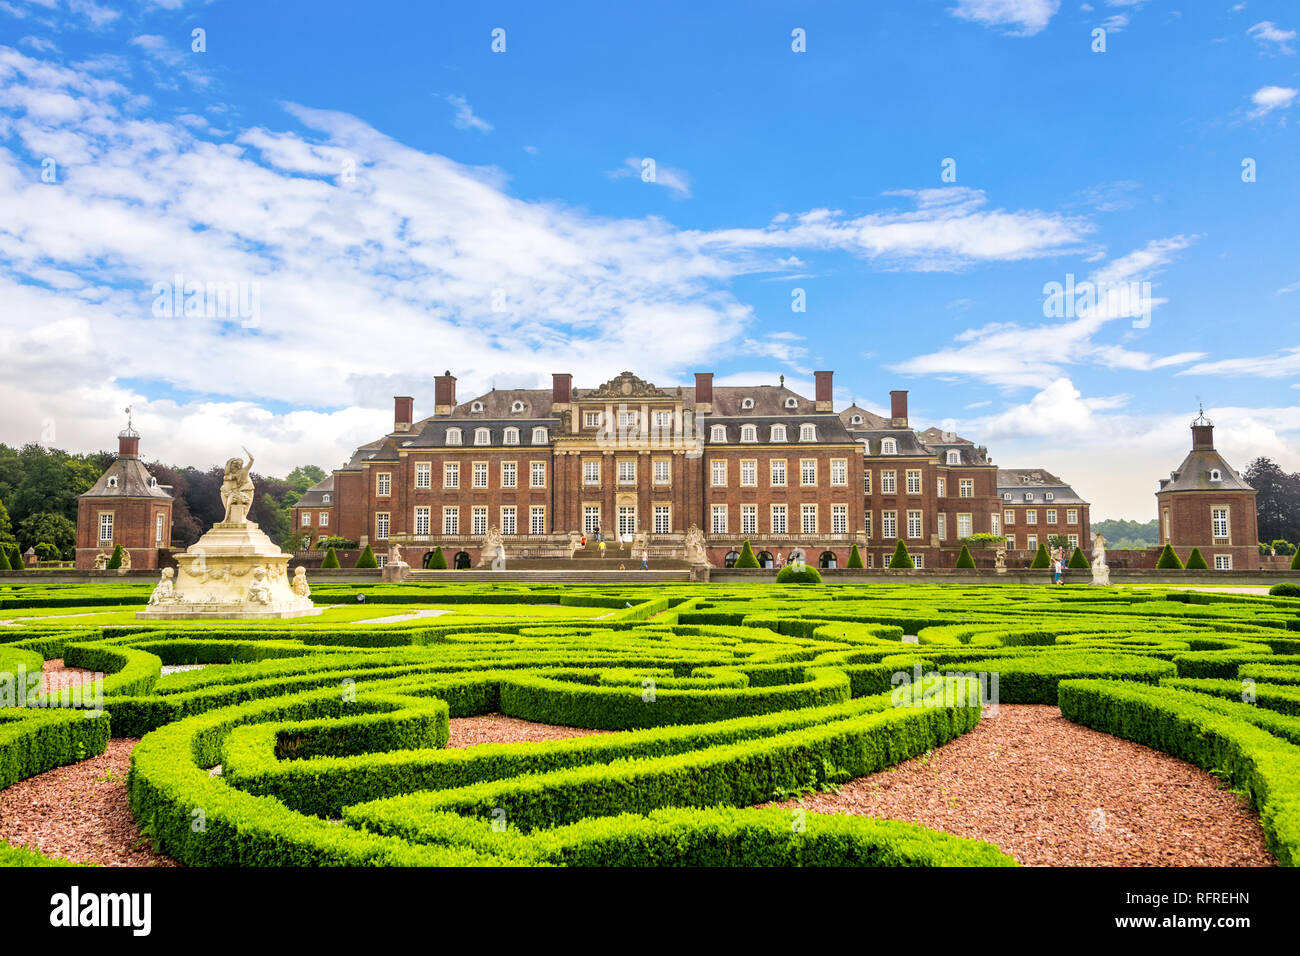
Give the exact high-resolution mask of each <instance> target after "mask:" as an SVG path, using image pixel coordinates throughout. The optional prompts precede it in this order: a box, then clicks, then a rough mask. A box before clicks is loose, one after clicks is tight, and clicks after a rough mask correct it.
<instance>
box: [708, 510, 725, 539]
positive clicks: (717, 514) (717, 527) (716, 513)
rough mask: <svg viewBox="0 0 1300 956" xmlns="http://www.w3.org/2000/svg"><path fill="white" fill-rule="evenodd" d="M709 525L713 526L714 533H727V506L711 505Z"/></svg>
mask: <svg viewBox="0 0 1300 956" xmlns="http://www.w3.org/2000/svg"><path fill="white" fill-rule="evenodd" d="M711 527H712V528H713V533H714V534H726V533H727V506H726V505H714V506H713V524H712V526H711Z"/></svg>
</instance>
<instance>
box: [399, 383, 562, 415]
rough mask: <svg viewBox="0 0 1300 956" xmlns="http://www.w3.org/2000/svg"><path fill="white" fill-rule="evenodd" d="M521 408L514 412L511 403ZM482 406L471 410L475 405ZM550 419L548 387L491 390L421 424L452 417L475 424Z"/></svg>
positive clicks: (549, 391) (549, 392)
mask: <svg viewBox="0 0 1300 956" xmlns="http://www.w3.org/2000/svg"><path fill="white" fill-rule="evenodd" d="M516 402H518V403H521V404H522V405H523V408H521V409H520V410H519V411H515V410H514V407H515V403H516ZM476 403H477V404H479V405H482V408H481V409H480V410H479V411H474V410H473V409H474V406H475V404H476ZM550 416H551V390H550V389H549V388H494V389H492V391H490V392H486V393H484V394H482V395H478V396H476V397H474V398H471V399H470V400H469V401H468V402H462V403H461V404H459V405H457V406H456V407H455V408H454V409H453V410H452V413H451V414H450V415H448V416H445V417H442V418H438V419H425V421H435V420H436V421H443V422H445V421H449V420H451V419H453V418H460V419H465V420H467V421H477V420H479V419H505V418H518V419H525V418H549V417H550Z"/></svg>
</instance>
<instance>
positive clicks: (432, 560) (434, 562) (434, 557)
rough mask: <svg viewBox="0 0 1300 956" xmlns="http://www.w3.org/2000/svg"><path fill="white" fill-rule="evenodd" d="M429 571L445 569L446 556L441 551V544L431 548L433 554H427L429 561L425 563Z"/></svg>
mask: <svg viewBox="0 0 1300 956" xmlns="http://www.w3.org/2000/svg"><path fill="white" fill-rule="evenodd" d="M425 568H426V569H427V570H429V571H446V570H447V556H446V555H445V554H443V553H442V545H438V547H436V548H434V549H433V554H431V555H429V563H428V564H426V565H425Z"/></svg>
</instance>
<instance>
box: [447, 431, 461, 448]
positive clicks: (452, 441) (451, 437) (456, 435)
mask: <svg viewBox="0 0 1300 956" xmlns="http://www.w3.org/2000/svg"><path fill="white" fill-rule="evenodd" d="M460 443H461V440H460V429H459V428H448V429H447V444H448V445H459V444H460Z"/></svg>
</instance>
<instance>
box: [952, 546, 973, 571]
mask: <svg viewBox="0 0 1300 956" xmlns="http://www.w3.org/2000/svg"><path fill="white" fill-rule="evenodd" d="M956 567H958V568H963V569H966V570H971V571H973V570H974V569H975V559H974V558H972V557H971V556H970V548H968V547H966V545H964V544H963V545H962V546H961V554H959V555H957V564H956Z"/></svg>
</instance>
